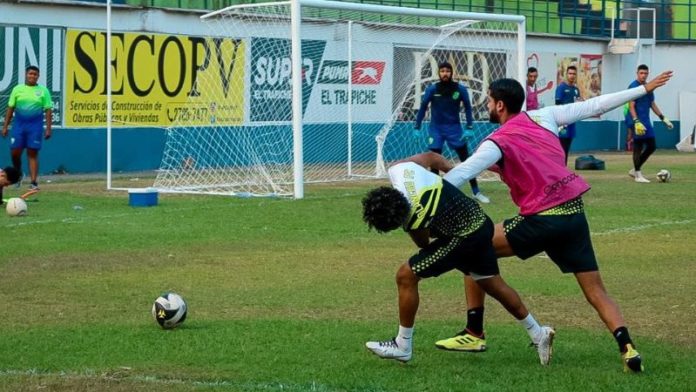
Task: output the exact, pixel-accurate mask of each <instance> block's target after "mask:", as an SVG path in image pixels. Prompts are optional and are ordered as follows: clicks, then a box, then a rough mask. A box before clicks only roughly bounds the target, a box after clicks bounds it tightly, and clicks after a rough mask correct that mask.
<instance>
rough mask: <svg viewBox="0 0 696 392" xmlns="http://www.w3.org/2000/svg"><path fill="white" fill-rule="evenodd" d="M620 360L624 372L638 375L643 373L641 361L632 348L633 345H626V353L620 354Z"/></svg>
mask: <svg viewBox="0 0 696 392" xmlns="http://www.w3.org/2000/svg"><path fill="white" fill-rule="evenodd" d="M621 360H622V361H623V364H624V372H627V373H628V372H633V373H640V372H642V371H643V359H642V358H641V357H640V353H639V352H638V351H637V350H636V349H635V348H633V345H631V344H627V345H626V352H625V353H622V354H621Z"/></svg>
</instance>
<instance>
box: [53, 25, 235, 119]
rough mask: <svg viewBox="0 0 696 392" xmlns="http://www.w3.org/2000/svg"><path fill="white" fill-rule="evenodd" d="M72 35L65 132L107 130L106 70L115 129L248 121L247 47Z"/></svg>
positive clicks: (191, 39)
mask: <svg viewBox="0 0 696 392" xmlns="http://www.w3.org/2000/svg"><path fill="white" fill-rule="evenodd" d="M111 46H112V47H111V56H109V59H108V60H107V56H106V33H105V32H101V31H83V30H68V32H67V38H66V52H67V53H66V89H65V90H66V91H65V125H66V126H68V127H101V126H104V125H106V95H107V83H106V67H107V64H108V66H110V67H111V75H112V77H111V81H112V82H111V83H112V84H111V94H112V102H113V105H112V110H113V113H112V123H113V125H114V126H121V127H141V126H162V127H166V126H183V125H215V124H225V125H235V124H241V123H242V121H243V117H244V94H243V93H242V92H243V91H244V89H243V87H244V62H245V61H244V56H245V50H244V42H243V41H242V40H237V39H230V38H203V37H195V36H184V35H167V34H152V33H113V34H112V39H111Z"/></svg>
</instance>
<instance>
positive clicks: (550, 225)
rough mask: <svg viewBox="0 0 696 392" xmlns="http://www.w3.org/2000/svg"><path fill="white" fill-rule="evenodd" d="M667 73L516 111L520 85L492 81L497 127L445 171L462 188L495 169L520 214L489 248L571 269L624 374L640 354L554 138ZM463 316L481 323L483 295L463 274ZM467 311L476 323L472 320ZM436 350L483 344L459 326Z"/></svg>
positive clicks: (637, 366) (501, 227)
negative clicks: (600, 263) (544, 259)
mask: <svg viewBox="0 0 696 392" xmlns="http://www.w3.org/2000/svg"><path fill="white" fill-rule="evenodd" d="M671 77H672V72H664V73H662V74H660V75H659V76H658V77H657V78H655V79H653V80H652V81H650V82H649V83H646V84H644V85H642V86H639V87H636V88H632V89H629V90H624V91H621V92H618V93H614V94H607V95H602V96H599V97H596V98H592V99H590V100H587V101H584V102H578V103H574V104H569V105H564V106H562V107H561V106H550V107H546V108H543V109H540V110H535V111H531V112H527V113H520V111H521V109H522V104H523V103H524V99H525V96H524V89H523V88H522V86H521V85H520V84H519V83H518V82H517V81H516V80H513V79H500V80H497V81H495V82H493V83H492V84H491V85H490V87H489V90H488V109H489V111H490V120H491V122H493V123H500V124H501V127H500V128H499V129H498V130H496V131H495V132H494V133H493V134H491V136H489V137H488V139H486V140H484V141H483V142H482V143H481V145H480V146H479V148H478V149H477V150H476V152H475V153H474V154H473V155H472V156H471V157H469V159H467V160H466V161H465V162H463V163H461V164H459V165H457V166H456V167H455V168H454V169H452V170H451V171H449V172H448V173H447V174H446V175H445V180H446V181H448V182H450V183H451V184H453V185H454V186H456V187H461V186H462V185H463V184H464V183H465V182H466V181H468V179H469V178H471V177H474V176H476V175H478V174H479V173H480V172H481V171H483V170H485V169H488V168H490V169H492V170H494V171H497V172H498V173H500V174H501V179H502V180H503V182H505V184H507V185H508V186H509V188H510V195H511V197H512V200H513V201H514V202H515V204H516V205H517V206H518V207H519V215H517V216H516V217H513V218H512V219H507V220H505V221H504V222H503V223H500V224H498V225H496V227H495V233H494V236H493V246H494V247H495V251H496V255H497V256H498V257H507V256H518V257H520V258H522V259H527V258H529V257H531V256H533V255H536V254H539V253H541V252H546V254H547V255H548V256H549V258H550V259H551V260H552V261H553V262H554V263H555V264H556V265H558V267H559V268H560V270H561V271H562V272H564V273H573V274H574V275H575V278H576V280H577V282H578V284H579V285H580V287H581V288H582V291H583V293H584V294H585V298H586V299H587V301H588V302H589V303H590V304H591V305H592V306H593V307H594V308H595V310H596V311H597V313H598V314H599V316H600V318H601V319H602V321H604V323H605V324H606V326H607V328H608V329H609V330H610V331H611V332H612V334H613V335H614V338H615V339H616V341H617V343H618V345H619V350H620V352H621V358H622V361H623V364H624V370H625V371H633V372H640V371H642V370H643V365H642V358H641V356H640V354H639V353H638V351H636V349H635V345H634V344H633V342H632V341H631V338H630V335H629V333H628V329H627V328H626V326H625V324H626V323H625V321H624V318H623V315H622V314H621V310H620V309H619V307H618V306H617V305H616V303H615V302H614V301H613V300H612V299H611V298H610V297H609V295H608V294H607V292H606V289H605V288H604V284H603V283H602V278H601V276H600V274H599V268H598V266H597V260H596V258H595V254H594V250H593V248H592V241H591V239H590V231H589V226H588V224H587V219H586V218H585V213H584V207H583V203H582V198H581V195H582V194H583V193H584V192H586V191H587V190H589V186H588V185H587V183H586V182H585V181H584V180H583V179H582V178H581V177H580V176H578V175H577V174H575V173H573V172H571V171H570V170H568V169H567V168H566V167H565V154H564V150H563V149H562V147H561V144H560V141H559V140H558V138H557V136H558V128H559V126H562V125H566V124H571V123H574V122H576V121H579V120H582V119H585V118H588V117H592V116H596V115H599V114H602V113H605V112H608V111H610V110H612V109H614V108H616V107H618V106H620V105H622V104H624V103H625V102H628V101H631V100H635V99H636V98H639V97H641V96H643V95H645V94H647V93H650V92H652V91H653V90H655V89H656V88H658V87H660V86H663V85H665V84H666V83H667V81H668V80H669V79H670V78H671ZM465 283H466V294H467V306H468V308H469V318H470V320H468V322H467V325H471V324H474V325H475V324H478V325H482V321H481V320H482V318H483V303H484V293H483V291H482V290H481V289H480V288H479V287H477V286H476V282H474V281H473V280H471V279H470V278H467V277H465ZM472 312H473V313H474V316H475V317H477V318H479V319H480V320H479V321H475V322H472V321H471V317H472ZM460 335H462V336H465V337H466V338H467V339H463V338H462V336H455V337H454V338H450V339H445V340H441V341H438V342H437V343H436V345H437V346H438V347H441V346H445V347H448V348H450V349H455V347H457V346H458V345H460V344H461V343H458V342H463V341H469V342H476V339H478V340H479V344H480V342H481V341H484V336H483V331H482V330H481V331H471V330H464V331H462V333H460Z"/></svg>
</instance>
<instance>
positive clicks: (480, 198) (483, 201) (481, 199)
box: [474, 192, 491, 204]
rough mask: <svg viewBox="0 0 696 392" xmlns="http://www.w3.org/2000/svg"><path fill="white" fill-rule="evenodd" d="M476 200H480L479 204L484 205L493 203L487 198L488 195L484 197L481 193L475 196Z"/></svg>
mask: <svg viewBox="0 0 696 392" xmlns="http://www.w3.org/2000/svg"><path fill="white" fill-rule="evenodd" d="M474 199H476V200H478V201H479V203H482V204H488V203H490V202H491V199H489V198H488V197H486V195H484V194H483V193H481V192H479V193H477V194H475V195H474Z"/></svg>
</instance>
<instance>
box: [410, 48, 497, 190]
mask: <svg viewBox="0 0 696 392" xmlns="http://www.w3.org/2000/svg"><path fill="white" fill-rule="evenodd" d="M437 72H438V76H439V77H440V81H439V82H438V83H435V84H432V85H430V86H428V88H426V89H425V92H424V93H423V98H422V99H421V105H420V109H418V114H417V115H416V123H415V125H414V128H415V129H416V130H420V128H421V124H422V123H423V118H425V112H426V111H427V110H428V106H429V105H431V104H432V105H431V108H430V126H429V127H428V149H429V150H430V151H432V152H435V153H438V154H442V148H443V147H444V144H445V141H446V142H447V144H449V146H450V148H452V149H453V150H454V151H455V152H456V153H457V156H458V157H459V160H460V161H462V162H464V161H465V160H466V158H468V157H469V148H468V145H467V138H468V137H470V134H471V132H472V130H473V129H474V116H473V113H472V109H471V100H470V99H469V92H468V91H467V89H466V87H464V86H463V85H462V84H461V83H459V82H457V81H455V80H453V72H452V65H451V64H450V63H448V62H443V63H440V64H439V65H438V71H437ZM461 104H464V113H465V115H466V129H467V132H466V133H465V132H463V131H462V124H461V121H460V120H459V111H460V107H461ZM416 135H418V137H420V133H419V132H416ZM435 174H438V173H435ZM469 185H471V191H472V192H473V193H474V198H475V199H476V200H478V201H480V202H481V203H490V202H491V200H490V199H489V198H488V197H486V195H484V194H483V193H481V191H480V190H479V187H478V182H477V181H476V178H472V179H471V180H469Z"/></svg>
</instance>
